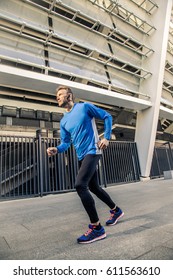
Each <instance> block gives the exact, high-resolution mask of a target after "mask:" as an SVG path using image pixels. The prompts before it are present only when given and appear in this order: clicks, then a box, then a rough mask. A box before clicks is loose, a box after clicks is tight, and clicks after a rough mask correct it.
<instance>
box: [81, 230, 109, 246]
mask: <svg viewBox="0 0 173 280" xmlns="http://www.w3.org/2000/svg"><path fill="white" fill-rule="evenodd" d="M104 238H106V233H104V234H103V235H101V236H98V237H96V238H94V239H92V240H89V241H78V243H79V244H89V243H93V242H95V241H99V240H102V239H104Z"/></svg>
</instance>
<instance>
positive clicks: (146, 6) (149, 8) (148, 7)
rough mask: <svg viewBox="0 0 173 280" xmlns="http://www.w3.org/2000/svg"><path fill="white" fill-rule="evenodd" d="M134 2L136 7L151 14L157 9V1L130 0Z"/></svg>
mask: <svg viewBox="0 0 173 280" xmlns="http://www.w3.org/2000/svg"><path fill="white" fill-rule="evenodd" d="M130 1H132V2H133V3H135V4H136V5H137V6H138V7H140V8H141V9H143V10H145V11H146V12H147V13H148V14H152V13H154V12H155V10H156V9H158V5H157V3H155V2H154V1H152V0H130Z"/></svg>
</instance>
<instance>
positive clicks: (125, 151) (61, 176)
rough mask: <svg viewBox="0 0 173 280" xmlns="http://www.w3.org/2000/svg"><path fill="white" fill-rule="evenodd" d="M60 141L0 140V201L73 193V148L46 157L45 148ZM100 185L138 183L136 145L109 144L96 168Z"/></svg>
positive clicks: (75, 161)
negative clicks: (0, 199) (20, 197)
mask: <svg viewBox="0 0 173 280" xmlns="http://www.w3.org/2000/svg"><path fill="white" fill-rule="evenodd" d="M58 144H59V139H57V138H48V137H41V136H39V137H38V138H33V137H16V136H11V137H9V136H1V137H0V198H14V197H19V196H25V197H26V196H29V197H30V196H38V195H45V194H48V193H58V192H65V191H72V190H74V183H75V177H76V175H77V172H78V160H77V156H76V153H75V150H74V148H73V146H71V147H70V148H69V149H68V151H67V152H65V153H62V154H57V155H56V156H53V157H48V156H47V153H46V149H47V148H48V147H50V146H57V145H58ZM98 178H99V182H100V185H102V186H109V185H110V184H116V183H125V182H134V181H139V179H140V168H139V162H138V154H137V149H136V144H135V143H130V142H113V141H111V142H110V146H109V148H108V149H107V150H105V151H104V152H103V157H102V159H101V161H100V162H99V166H98Z"/></svg>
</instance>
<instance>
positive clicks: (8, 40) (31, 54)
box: [0, 31, 44, 65]
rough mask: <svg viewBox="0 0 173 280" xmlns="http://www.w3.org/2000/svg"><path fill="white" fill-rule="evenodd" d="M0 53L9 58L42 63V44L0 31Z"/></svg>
mask: <svg viewBox="0 0 173 280" xmlns="http://www.w3.org/2000/svg"><path fill="white" fill-rule="evenodd" d="M0 37H1V42H0V54H1V55H5V56H7V57H9V58H10V57H11V58H17V59H21V60H23V61H29V62H32V63H36V64H39V65H42V64H44V49H43V45H42V44H40V43H37V42H34V41H30V40H29V39H24V38H21V37H19V36H17V35H14V34H8V33H7V32H4V31H0Z"/></svg>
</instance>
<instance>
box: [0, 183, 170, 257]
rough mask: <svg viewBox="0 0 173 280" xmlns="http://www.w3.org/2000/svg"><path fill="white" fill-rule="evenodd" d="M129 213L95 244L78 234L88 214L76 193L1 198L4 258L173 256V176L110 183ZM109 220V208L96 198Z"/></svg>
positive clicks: (112, 192) (0, 252)
mask: <svg viewBox="0 0 173 280" xmlns="http://www.w3.org/2000/svg"><path fill="white" fill-rule="evenodd" d="M106 190H107V192H108V193H109V194H110V195H111V197H112V198H113V199H114V200H115V201H116V202H117V204H118V205H119V206H120V207H121V208H122V209H123V211H124V212H125V215H124V217H123V218H122V219H121V220H120V221H119V222H118V223H117V225H115V226H113V227H105V229H106V232H107V238H106V239H104V240H101V241H98V242H95V243H92V244H89V245H86V244H85V245H82V244H77V242H76V238H77V237H79V236H80V235H81V234H83V233H84V232H85V231H86V230H87V226H88V223H89V221H88V217H87V215H86V213H85V211H84V210H83V207H82V205H81V202H80V200H79V198H78V196H77V194H76V192H72V193H66V194H57V195H48V196H45V197H43V198H40V197H38V198H30V199H21V200H13V201H1V202H0V259H1V260H26V259H27V260H29V259H33V260H60V259H62V260H67V259H68V260H72V259H73V260H76V259H77V260H84V259H87V260H91V259H93V260H94V259H96V260H99V259H103V260H108V259H122V260H126V259H129V260H135V259H143V260H146V259H148V260H151V259H156V260H173V180H172V179H170V180H164V179H157V180H151V181H148V182H138V183H132V184H125V185H116V186H111V187H108V188H107V189H106ZM96 204H97V209H98V213H99V216H100V220H101V222H102V224H103V225H104V223H105V221H106V220H107V219H108V217H109V209H108V208H107V206H106V205H104V204H103V203H102V202H101V201H99V200H98V199H97V198H96Z"/></svg>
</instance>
